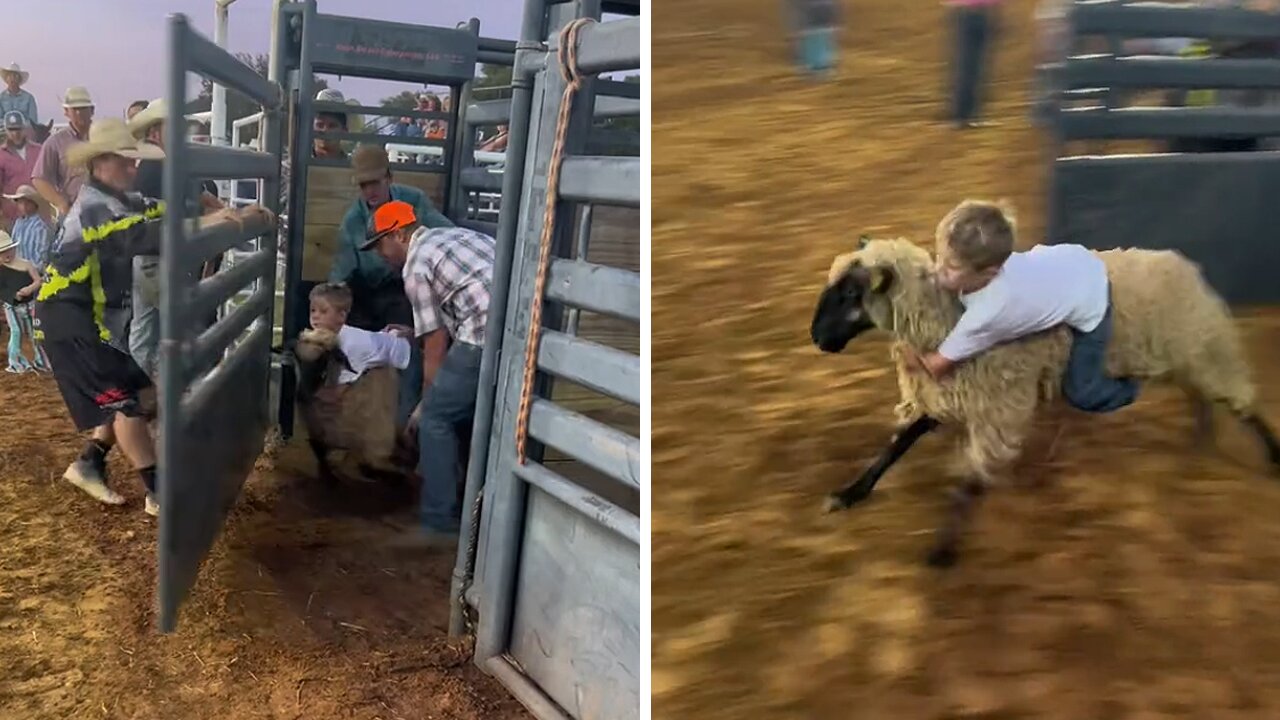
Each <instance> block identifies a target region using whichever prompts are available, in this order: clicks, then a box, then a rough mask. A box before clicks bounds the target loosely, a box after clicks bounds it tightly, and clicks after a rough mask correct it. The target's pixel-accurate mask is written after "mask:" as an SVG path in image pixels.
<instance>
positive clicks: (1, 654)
mask: <svg viewBox="0 0 1280 720" xmlns="http://www.w3.org/2000/svg"><path fill="white" fill-rule="evenodd" d="M3 357H4V355H3V352H0V358H3ZM0 432H2V433H3V435H2V436H0V437H2V438H3V440H0V720H46V719H47V720H55V719H57V720H64V719H66V718H97V719H113V718H122V719H136V720H159V719H161V718H184V719H190V720H214V719H215V718H217V719H219V720H222V719H225V718H271V719H273V720H275V719H280V720H283V719H286V718H287V719H289V720H294V719H296V718H307V719H308V720H331V719H332V720H336V719H337V718H343V719H346V718H353V719H359V720H372V719H373V718H382V720H393V719H395V718H405V719H408V718H413V719H417V718H438V719H440V720H453V719H454V718H459V719H463V720H478V719H479V718H496V719H502V720H507V719H514V718H528V717H529V715H528V714H527V713H525V712H524V710H523V708H521V707H520V705H519V704H518V703H517V702H516V701H515V700H513V699H511V698H510V696H509V695H508V694H507V693H506V691H505V690H504V689H503V688H502V687H501V686H500V685H498V684H497V682H495V681H494V680H492V679H491V678H489V677H487V676H485V675H484V674H483V673H482V672H481V671H480V670H479V669H477V668H476V667H475V666H474V665H472V664H471V662H470V659H469V658H468V657H465V656H464V652H463V651H462V650H461V649H460V648H458V647H454V646H451V645H450V644H449V643H448V642H447V641H446V630H447V625H448V605H447V593H448V585H449V577H450V573H451V572H452V565H453V556H452V553H446V554H435V555H423V554H421V553H412V552H408V551H399V552H397V551H395V550H391V549H384V548H381V547H379V543H380V542H381V541H382V540H383V539H386V538H388V537H390V536H391V534H392V533H393V532H395V530H396V529H397V528H398V527H399V526H402V525H403V524H405V523H408V522H410V521H411V519H412V514H411V511H410V510H409V508H410V507H412V503H413V502H414V499H413V491H412V490H409V489H404V490H402V491H388V490H377V489H376V486H370V487H364V486H362V487H358V488H351V489H350V490H347V491H345V492H342V493H339V494H334V493H326V492H323V491H321V490H320V489H319V488H318V487H316V485H315V483H314V482H312V481H310V478H311V477H313V475H312V473H313V471H314V467H313V466H314V461H313V460H311V459H310V458H309V457H307V455H309V453H306V452H305V451H300V449H299V448H297V447H296V445H297V444H296V443H295V444H293V445H291V446H288V447H287V448H286V449H285V450H284V452H282V453H281V456H280V458H279V459H278V462H277V465H276V468H275V470H274V471H271V472H264V473H260V474H258V475H255V476H254V477H253V478H251V479H250V481H249V483H248V484H247V485H246V490H245V494H244V495H243V496H242V498H241V500H240V503H239V504H238V506H237V508H236V509H235V510H234V512H233V516H232V519H231V520H230V522H229V524H228V528H227V531H226V533H225V534H224V535H223V537H222V539H221V540H220V541H219V544H218V545H217V547H216V549H215V551H214V554H213V556H212V557H211V558H210V560H209V561H208V562H207V563H206V565H205V567H204V570H203V571H202V575H201V579H200V581H199V582H198V583H197V586H196V590H195V592H194V594H193V596H192V598H191V600H190V601H189V602H188V605H187V606H186V608H185V610H184V613H183V616H182V618H181V620H180V624H179V627H178V631H177V632H176V633H174V634H173V635H170V636H160V635H158V634H157V633H156V632H155V630H154V627H155V614H154V611H153V607H154V597H155V595H154V593H155V569H156V561H155V543H156V528H157V525H156V523H155V521H154V520H153V519H151V518H149V517H148V516H146V515H145V514H144V513H143V512H142V502H141V500H142V498H141V484H140V483H139V482H138V481H137V480H136V479H135V477H134V476H133V475H132V474H131V473H129V472H128V470H127V466H126V463H125V461H124V460H123V457H122V456H120V455H119V451H113V452H112V457H111V464H110V468H109V470H110V473H111V476H112V477H113V478H116V480H115V483H114V485H115V487H117V488H118V489H120V490H121V492H123V493H125V494H126V495H127V496H128V497H129V504H128V505H125V506H123V507H121V508H109V507H105V506H102V505H99V504H97V503H95V502H93V501H92V500H90V499H89V498H88V497H87V496H85V495H83V494H82V493H81V492H80V491H78V490H75V489H74V488H72V487H71V486H69V485H67V484H66V483H64V482H63V481H61V480H60V479H58V478H60V476H61V474H62V470H63V469H64V468H65V467H66V464H67V463H68V462H69V461H70V460H71V459H72V458H73V457H74V456H75V454H76V453H77V452H78V448H79V447H81V444H82V442H83V441H82V439H81V438H79V437H78V436H77V435H76V434H75V432H74V430H73V428H72V426H71V423H70V420H69V419H68V418H67V417H66V414H65V409H64V408H63V406H62V404H61V400H60V398H59V396H58V394H57V391H56V389H55V387H54V384H53V381H52V380H51V379H49V378H48V377H47V376H45V377H36V376H34V375H29V374H28V375H10V374H7V373H0ZM371 488H374V489H371Z"/></svg>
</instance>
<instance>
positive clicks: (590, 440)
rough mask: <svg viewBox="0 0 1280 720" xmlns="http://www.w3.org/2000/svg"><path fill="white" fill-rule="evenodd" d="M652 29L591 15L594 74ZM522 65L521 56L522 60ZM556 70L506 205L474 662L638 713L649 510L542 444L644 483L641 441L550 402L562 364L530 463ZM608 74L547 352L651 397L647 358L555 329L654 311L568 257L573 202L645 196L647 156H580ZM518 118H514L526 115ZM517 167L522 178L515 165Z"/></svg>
mask: <svg viewBox="0 0 1280 720" xmlns="http://www.w3.org/2000/svg"><path fill="white" fill-rule="evenodd" d="M539 4H541V3H539ZM579 7H583V6H582V5H580V6H579ZM638 30H639V22H638V21H630V20H628V21H620V22H612V23H603V24H600V25H588V26H587V27H586V28H584V29H583V31H582V36H581V41H580V46H579V51H580V52H579V61H580V64H581V65H583V66H584V71H585V72H599V71H602V70H606V69H627V68H631V67H635V65H637V64H638V59H639V52H638V48H639V32H638ZM633 46H634V48H633ZM633 50H634V55H635V57H634V58H631V55H632V53H633ZM522 57H523V58H524V60H525V64H527V65H530V66H533V65H535V64H534V63H531V62H529V58H528V56H527V55H524V56H522ZM629 63H630V64H629ZM521 66H522V63H521V62H520V61H519V60H518V61H517V72H519V68H520V67H521ZM543 67H544V68H549V69H543V70H539V71H538V72H537V73H536V75H535V80H534V87H533V91H532V93H531V95H532V106H533V112H532V113H531V116H530V119H529V125H528V139H529V144H528V152H527V155H526V156H525V157H526V160H527V162H526V167H524V168H523V170H524V172H523V174H522V184H521V188H522V192H521V195H520V197H519V207H518V210H517V209H516V208H514V207H512V205H513V204H514V202H515V201H516V198H515V197H511V196H510V195H509V194H506V195H504V203H503V205H504V209H503V218H502V222H503V223H504V224H505V223H509V222H510V218H511V217H512V216H513V215H515V216H516V217H518V219H519V220H518V228H517V230H518V232H517V234H516V243H515V246H514V248H513V250H514V253H513V254H514V257H513V262H512V266H511V281H510V299H509V301H508V302H507V306H506V310H505V323H504V333H503V339H502V345H501V354H500V356H499V358H498V365H499V373H498V378H497V388H496V407H495V412H494V420H493V425H492V431H491V433H490V440H489V442H490V449H491V452H490V454H489V457H488V464H487V481H486V484H485V487H484V502H483V506H482V518H481V528H480V546H479V555H478V564H477V573H478V578H477V579H478V585H476V586H473V588H472V590H473V591H475V592H474V593H473V594H474V601H475V602H476V604H477V605H478V607H479V610H480V616H479V620H480V623H479V627H478V629H477V634H476V656H475V660H476V662H477V664H479V665H481V666H482V667H484V668H486V669H487V670H489V671H490V672H492V673H493V674H494V675H495V676H497V677H498V678H499V680H501V681H502V682H503V683H504V684H505V685H506V686H507V687H508V688H510V689H511V690H512V692H513V693H515V694H516V695H518V696H519V697H520V698H521V700H522V701H523V702H525V704H526V705H527V706H528V707H530V709H531V710H533V711H534V713H535V714H536V715H537V716H538V717H539V718H562V717H569V718H575V719H578V720H585V719H586V718H604V717H608V718H634V717H637V716H638V714H639V673H638V670H639V594H640V591H641V590H640V588H639V544H638V540H639V518H638V517H637V516H636V515H635V514H633V513H629V512H627V511H626V510H623V509H622V507H620V506H619V505H617V504H615V503H613V502H611V501H610V500H608V499H606V498H605V497H604V496H603V494H602V493H603V492H605V491H606V490H607V488H605V489H598V488H589V487H586V486H585V485H584V484H583V483H582V482H581V481H574V480H571V479H569V477H566V476H564V475H561V474H559V473H557V472H554V471H552V470H550V469H548V468H547V467H545V466H543V465H542V464H541V463H540V459H541V449H542V447H543V445H547V446H555V447H556V448H557V449H559V450H561V451H563V452H565V453H566V454H568V455H569V456H570V457H572V458H573V459H575V460H577V461H578V462H579V463H581V465H582V466H584V469H585V468H594V469H595V470H597V471H599V472H602V473H605V474H606V475H607V476H611V477H612V478H613V480H610V479H609V478H608V477H605V478H603V479H604V481H605V483H613V485H614V486H616V487H618V488H628V489H630V490H631V491H632V492H635V491H636V490H637V489H638V476H639V469H640V468H639V440H638V439H637V438H635V437H633V436H631V435H629V434H628V433H625V432H622V431H619V430H616V429H614V428H612V427H610V426H607V425H604V424H602V423H599V422H597V421H595V420H592V419H590V418H588V417H586V416H584V415H580V414H578V413H575V412H572V411H570V410H567V409H565V408H563V407H561V406H560V405H558V404H556V403H554V402H552V401H551V400H548V399H546V397H547V395H546V393H545V390H546V388H547V387H548V386H549V384H548V382H547V379H548V378H549V377H550V375H540V376H539V378H538V379H537V380H536V381H535V385H534V388H533V392H534V394H535V397H534V399H533V400H532V409H531V413H530V417H529V435H530V440H531V442H530V453H529V461H528V463H527V464H525V465H519V464H517V462H516V447H515V437H514V435H515V424H516V414H517V406H518V404H519V397H520V393H521V386H522V381H523V378H522V375H523V373H522V369H523V365H524V348H525V342H526V338H527V334H528V332H529V323H530V304H531V301H532V294H533V287H534V279H535V270H536V267H537V260H538V254H539V247H538V244H539V243H538V240H539V237H540V235H541V230H542V222H543V215H544V210H545V191H546V182H547V171H548V168H549V165H550V155H551V150H552V145H553V142H554V138H555V135H556V124H557V118H558V115H559V104H560V99H561V95H562V92H563V90H564V79H563V78H562V77H561V75H560V73H559V68H558V67H557V66H556V65H555V63H554V62H548V63H545V64H543ZM594 82H595V81H594V80H593V81H589V83H588V89H585V90H584V92H583V93H582V94H581V95H579V97H578V98H577V99H576V106H575V108H574V110H573V113H572V114H571V118H572V119H571V120H570V127H569V137H570V138H571V139H570V142H569V143H568V146H567V147H566V156H565V159H564V166H563V168H562V169H563V173H562V175H561V178H562V180H561V188H560V191H561V192H560V194H561V206H560V207H558V208H557V212H556V218H557V221H556V222H557V233H556V236H555V241H554V243H553V255H557V256H559V258H558V259H556V260H554V261H553V263H552V265H551V268H550V269H549V270H550V272H549V276H548V282H547V292H546V297H545V298H544V300H543V301H544V303H546V304H547V308H548V313H547V314H544V324H545V325H546V326H547V328H546V329H544V334H543V339H542V345H541V347H540V352H539V361H540V364H541V367H542V369H543V370H544V371H550V372H551V374H553V375H558V376H559V377H561V378H565V379H569V380H571V381H574V382H577V383H581V384H582V385H584V386H585V387H589V388H594V389H595V390H600V391H604V392H605V393H606V394H609V395H612V396H614V397H618V398H622V399H626V400H632V399H635V400H638V399H639V369H638V368H639V359H638V358H637V357H635V356H634V355H630V354H628V353H624V352H621V351H618V350H614V349H612V348H605V347H603V346H598V345H596V344H595V343H588V342H583V341H581V340H579V339H577V338H575V337H572V336H571V335H569V334H565V333H560V332H557V331H555V330H554V329H552V328H561V327H562V326H561V325H560V324H559V319H560V314H559V313H558V312H551V310H550V308H551V307H553V306H554V307H556V308H557V311H559V310H561V309H570V310H571V309H572V308H575V307H576V308H580V309H584V310H588V311H593V312H602V313H606V314H611V315H617V316H622V317H629V318H631V319H635V318H638V316H639V306H640V301H639V275H638V274H637V273H635V272H631V271H627V270H621V269H618V268H610V267H606V266H602V265H595V264H592V263H587V262H583V261H580V260H570V259H567V258H566V257H563V256H564V255H567V254H569V253H573V252H574V246H575V245H576V244H577V242H576V241H578V238H576V237H574V234H573V232H572V231H573V221H574V219H575V215H576V208H575V207H574V206H573V203H574V201H577V200H582V201H590V202H599V203H604V204H622V205H633V206H634V205H638V202H639V184H640V183H639V180H640V176H639V172H638V161H636V160H635V159H634V158H597V157H582V156H581V155H580V153H582V152H583V151H584V150H585V148H586V145H587V139H588V138H587V136H588V132H589V129H590V125H591V118H592V115H593V113H594V110H595V109H596V108H595V102H594V94H593V92H592V91H591V90H590V89H589V88H590V86H591V84H593V83H594ZM512 104H513V105H516V103H515V102H514V101H513V103H512ZM473 106H474V104H473ZM518 121H519V118H513V127H515V125H516V122H518ZM513 132H514V131H513ZM520 142H521V138H520V137H519V136H518V135H516V136H514V137H513V141H512V147H520ZM506 180H507V182H508V183H510V181H511V178H509V177H508V178H506ZM507 186H508V185H507V184H504V188H505V187H507ZM562 220H563V222H562ZM535 439H536V440H537V441H538V442H533V440H535ZM531 486H532V488H533V489H532V490H530V487H531Z"/></svg>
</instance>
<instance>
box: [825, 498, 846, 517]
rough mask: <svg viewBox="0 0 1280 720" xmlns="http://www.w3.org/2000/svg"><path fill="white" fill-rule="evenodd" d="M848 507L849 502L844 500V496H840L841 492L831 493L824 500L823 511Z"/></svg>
mask: <svg viewBox="0 0 1280 720" xmlns="http://www.w3.org/2000/svg"><path fill="white" fill-rule="evenodd" d="M848 509H849V503H847V502H845V501H844V498H843V497H841V496H840V493H831V494H830V495H828V496H827V498H826V499H825V500H823V501H822V512H824V513H833V512H840V511H841V510H848Z"/></svg>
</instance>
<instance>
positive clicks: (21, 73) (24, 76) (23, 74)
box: [0, 63, 31, 85]
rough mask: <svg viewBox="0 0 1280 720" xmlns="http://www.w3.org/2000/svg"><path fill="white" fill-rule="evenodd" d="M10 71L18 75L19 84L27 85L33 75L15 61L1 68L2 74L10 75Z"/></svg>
mask: <svg viewBox="0 0 1280 720" xmlns="http://www.w3.org/2000/svg"><path fill="white" fill-rule="evenodd" d="M9 73H13V74H14V75H17V76H18V84H19V85H26V84H27V80H28V79H29V78H30V77H31V73H29V72H27V71H25V70H23V69H22V68H21V67H20V66H19V65H18V63H13V64H12V65H10V66H9V67H7V68H3V69H0V74H2V75H8V74H9Z"/></svg>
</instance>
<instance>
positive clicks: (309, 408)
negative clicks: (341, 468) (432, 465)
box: [293, 330, 403, 482]
mask: <svg viewBox="0 0 1280 720" xmlns="http://www.w3.org/2000/svg"><path fill="white" fill-rule="evenodd" d="M293 356H294V359H295V361H296V365H297V368H298V378H297V388H298V405H299V407H300V409H301V410H302V413H301V414H302V420H303V424H304V426H305V427H306V429H307V441H308V443H309V444H310V446H311V451H312V452H313V453H315V456H316V461H317V462H318V464H319V467H320V477H321V479H323V480H325V481H327V482H332V481H334V480H335V479H336V477H337V475H336V474H335V472H334V465H335V463H334V462H333V458H332V451H333V450H347V451H349V452H351V453H352V454H354V455H355V456H356V458H357V459H358V460H359V461H360V465H359V468H360V470H361V472H362V473H363V474H365V475H368V476H370V477H377V478H389V477H397V478H399V477H402V475H403V474H402V473H401V471H400V470H399V469H398V467H397V461H398V460H399V459H400V458H399V457H398V456H397V451H398V448H397V438H398V436H399V434H398V432H397V430H396V422H395V408H396V402H397V397H398V392H399V373H398V372H397V371H396V369H395V368H392V367H377V368H370V369H368V370H366V371H365V372H364V373H363V374H362V375H361V376H360V377H359V378H358V379H357V380H356V381H355V382H353V383H351V384H349V385H339V384H338V382H337V381H338V374H339V373H340V372H341V370H342V369H343V368H347V369H350V367H351V366H350V363H349V362H348V361H347V358H346V357H345V356H344V355H343V354H342V350H341V349H339V347H338V336H337V335H336V334H335V333H333V332H330V331H328V330H304V331H303V332H301V333H300V334H299V335H298V340H297V343H296V345H295V346H294V350H293Z"/></svg>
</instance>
